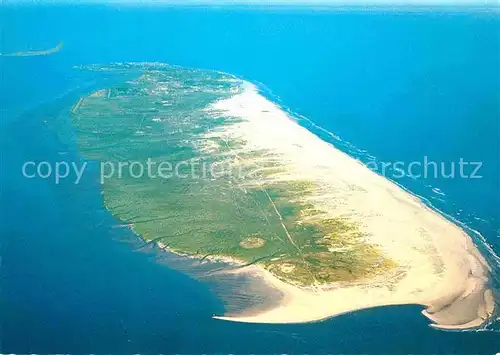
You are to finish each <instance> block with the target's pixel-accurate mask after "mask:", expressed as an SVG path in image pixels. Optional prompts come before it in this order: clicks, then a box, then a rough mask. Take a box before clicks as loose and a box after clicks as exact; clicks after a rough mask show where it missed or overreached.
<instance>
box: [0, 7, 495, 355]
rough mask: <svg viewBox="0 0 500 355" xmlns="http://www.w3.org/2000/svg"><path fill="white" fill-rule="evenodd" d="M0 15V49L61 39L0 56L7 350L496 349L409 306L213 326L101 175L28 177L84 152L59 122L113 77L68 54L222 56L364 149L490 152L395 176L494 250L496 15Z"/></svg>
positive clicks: (448, 155)
mask: <svg viewBox="0 0 500 355" xmlns="http://www.w3.org/2000/svg"><path fill="white" fill-rule="evenodd" d="M2 12H4V13H3V14H2V16H3V18H6V19H7V21H6V22H5V25H4V33H5V34H6V35H5V41H3V43H2V46H3V48H2V52H8V51H21V50H27V49H33V48H46V47H53V46H55V45H56V44H57V43H58V42H59V41H60V40H64V43H65V45H64V47H63V50H62V51H61V52H60V53H58V54H55V55H51V56H44V57H10V58H0V61H1V62H0V64H1V70H2V81H1V82H0V90H1V98H2V100H1V104H2V107H1V110H2V111H1V112H2V127H1V130H2V131H1V135H2V139H1V143H0V144H1V150H2V166H5V167H7V168H4V169H2V173H1V174H2V190H1V191H2V196H1V200H2V203H1V211H0V212H1V215H0V216H1V220H2V223H1V226H0V228H1V229H0V231H1V235H2V244H1V247H2V266H3V268H2V275H1V282H2V328H3V329H2V331H3V337H2V338H3V341H2V349H1V350H2V352H16V353H26V352H42V353H44V352H70V353H89V352H113V353H124V352H141V353H158V352H162V353H166V352H184V353H200V352H237V353H248V352H258V353H269V352H298V353H303V352H310V353H314V352H333V353H339V352H343V353H368V352H369V353H381V354H382V353H384V354H385V353H408V352H412V353H436V352H443V353H450V352H456V353H458V352H463V353H492V352H494V351H498V343H499V341H498V333H497V332H496V331H498V324H493V325H490V326H489V327H488V329H489V330H487V331H480V332H476V331H474V332H460V333H450V332H442V331H437V330H433V329H430V328H429V327H428V326H427V324H428V322H427V320H426V319H425V318H424V317H422V316H421V315H420V314H419V312H418V311H419V309H420V308H419V307H415V306H405V307H387V308H383V309H375V310H367V311H362V312H357V313H355V314H350V315H345V316H342V317H339V318H335V319H332V320H328V321H325V322H320V323H315V324H303V325H286V326H276V325H273V326H269V325H246V324H231V323H225V322H221V321H215V320H212V319H211V318H210V317H211V315H212V314H214V313H219V312H221V311H222V309H223V305H222V304H221V302H220V301H219V300H217V298H216V297H215V296H213V294H211V293H210V289H209V286H208V285H203V284H200V283H198V282H195V281H193V280H191V279H189V278H187V277H186V276H185V275H183V274H181V273H178V272H175V271H172V270H170V269H169V268H167V267H165V266H163V265H162V264H161V263H158V262H157V260H156V256H155V254H150V253H138V252H134V251H133V250H134V249H135V245H136V243H137V240H136V238H135V236H134V235H132V234H130V233H128V232H127V231H126V230H123V229H116V228H112V226H113V225H114V224H115V223H116V221H115V220H114V219H113V218H112V217H111V216H110V215H109V213H108V212H107V211H105V210H104V209H103V207H102V205H101V195H100V186H99V185H98V184H97V183H96V182H95V181H94V179H93V177H95V175H94V176H91V175H85V176H84V180H83V181H82V183H81V184H80V185H78V186H75V185H73V184H72V182H69V181H67V182H64V183H62V184H60V185H58V186H55V185H54V184H53V183H52V182H50V181H45V180H37V179H33V180H27V179H24V178H23V177H22V176H21V174H20V166H22V163H23V162H24V161H26V160H47V161H52V162H56V161H60V160H61V159H65V160H70V161H72V160H74V161H80V157H79V154H78V152H77V150H76V148H75V146H74V145H71V144H69V145H68V144H63V142H61V141H60V140H59V139H58V134H56V131H55V130H58V131H59V132H58V133H60V131H61V130H64V132H66V134H68V135H69V136H71V135H72V129H71V126H70V125H69V124H68V122H66V121H64V120H62V121H58V122H54V117H59V116H60V113H61V112H65V111H66V110H68V107H70V106H71V105H72V104H74V102H76V101H77V100H78V97H79V96H80V95H82V94H85V93H88V92H91V91H93V90H94V89H96V88H100V87H104V86H109V84H110V82H109V81H106V82H104V81H103V79H102V78H100V77H99V76H96V75H91V74H88V73H82V72H77V71H74V70H72V67H73V66H74V65H80V64H90V63H109V62H121V61H149V62H150V61H158V62H169V63H175V64H179V65H184V66H193V67H201V68H214V69H218V70H223V71H226V72H231V73H235V74H237V75H240V76H243V77H245V78H247V79H249V80H251V81H258V82H261V83H262V84H264V86H262V88H263V89H265V88H268V91H265V93H266V95H268V96H269V97H271V98H273V99H274V100H279V102H281V103H282V104H283V105H284V106H286V107H289V108H290V109H291V110H293V111H295V112H298V113H300V114H303V115H305V116H306V117H308V118H310V119H311V121H312V122H313V123H314V124H315V125H319V126H321V127H323V128H324V129H325V130H326V131H328V132H333V133H334V134H335V135H337V136H338V137H340V138H339V139H336V138H335V137H332V136H331V134H329V133H327V132H326V131H324V130H323V131H322V130H319V129H318V128H317V127H314V126H312V125H311V123H310V122H308V121H305V120H303V121H301V123H302V124H304V125H305V126H307V127H308V128H310V129H311V130H313V131H314V132H315V133H317V134H318V135H319V136H320V137H322V138H323V139H325V140H329V141H331V142H334V143H335V144H336V145H337V146H338V147H340V148H341V149H343V150H346V151H348V152H350V154H352V155H353V156H355V157H358V158H359V159H362V160H365V161H369V160H370V159H373V158H372V157H374V158H375V159H377V160H379V161H395V160H421V159H422V157H423V156H428V157H431V158H432V159H434V160H443V161H454V160H456V159H457V158H458V159H459V158H460V157H463V158H466V159H468V160H470V161H482V162H483V170H482V175H483V178H482V179H480V180H465V179H427V180H413V179H409V178H408V179H402V180H397V182H398V183H401V184H402V185H404V186H405V187H406V188H409V189H410V190H411V191H413V192H414V193H416V194H419V195H421V196H423V197H424V198H426V199H427V200H428V201H429V202H430V203H432V204H433V205H435V206H436V207H438V208H439V209H441V210H443V211H445V212H446V213H447V214H449V215H450V217H452V218H455V219H457V220H459V221H461V222H463V223H465V225H467V226H468V227H469V228H472V229H474V230H477V231H478V232H480V233H481V235H482V237H483V238H484V240H483V239H481V237H480V236H479V235H475V238H476V241H477V242H478V244H480V245H479V246H480V247H481V248H482V250H483V251H484V252H485V253H486V251H487V249H488V248H489V247H490V248H492V249H493V250H494V251H496V252H497V254H498V251H499V238H498V229H499V228H500V224H499V221H500V218H499V217H500V216H499V211H498V206H499V205H500V197H499V196H500V194H499V191H498V177H499V175H500V174H499V159H498V158H499V152H498V149H497V148H498V143H499V133H498V132H499V131H498V130H499V126H498V125H499V111H498V109H499V108H498V101H497V100H498V99H497V93H498V90H499V87H498V85H499V84H498V81H497V80H496V78H498V75H499V68H498V59H499V58H498V52H499V51H498V32H496V31H495V30H496V29H498V25H499V22H498V17H497V15H492V14H478V13H474V14H466V13H456V14H438V13H425V14H398V13H391V14H387V13H371V14H367V13H362V14H360V13H342V14H339V13H331V12H327V13H323V12H322V13H311V12H303V11H272V12H269V11H246V10H232V11H226V10H224V11H223V10H206V9H196V10H183V9H154V10H153V9H133V8H127V9H123V8H122V9H119V10H118V9H112V8H101V7H80V8H77V9H76V8H64V7H57V8H54V7H44V8H37V9H36V10H35V9H29V8H2ZM7 14H8V16H4V15H7ZM48 23H50V24H51V26H48V25H47V24H48ZM382 39H383V40H382ZM109 80H111V81H112V80H113V79H109ZM61 117H63V118H64V115H62V116H61ZM62 157H64V158H62ZM94 171H95V170H94ZM95 174H97V172H96V171H95ZM437 189H439V190H437ZM123 240H129V241H130V243H123ZM491 260H492V261H493V262H494V259H493V257H492V258H491ZM124 295H126V297H125V296H124ZM54 334H57V336H54Z"/></svg>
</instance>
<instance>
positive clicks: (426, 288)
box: [209, 84, 495, 329]
mask: <svg viewBox="0 0 500 355" xmlns="http://www.w3.org/2000/svg"><path fill="white" fill-rule="evenodd" d="M245 85H246V87H245V90H244V91H243V92H242V93H240V94H237V95H235V96H233V97H231V98H229V99H225V100H221V101H218V102H216V103H215V104H213V105H212V106H211V107H210V108H209V110H211V111H213V112H217V114H221V113H222V114H224V115H227V116H233V117H234V116H236V117H241V118H242V119H243V121H242V122H239V123H236V124H233V125H230V126H228V127H225V128H224V129H223V130H221V131H219V132H216V134H219V135H220V136H222V137H225V138H228V139H241V140H244V141H246V142H247V143H246V147H245V149H248V150H268V151H271V152H273V154H275V155H276V156H278V157H279V158H280V161H281V163H282V164H284V165H285V166H286V167H287V171H286V172H285V173H282V174H277V175H276V176H273V179H275V180H282V181H292V180H294V179H298V178H300V179H304V180H308V181H312V182H314V184H315V185H317V186H319V187H320V188H319V190H318V192H317V193H315V194H313V195H311V196H310V197H308V201H307V202H308V203H311V204H313V205H314V206H316V207H317V208H319V209H321V210H323V211H328V216H327V217H342V218H348V219H349V220H352V221H355V222H356V223H357V224H358V225H359V228H360V230H361V231H362V232H363V235H364V238H365V242H366V243H368V244H370V245H373V246H376V247H377V248H379V249H380V250H382V251H383V253H384V254H385V255H387V256H388V257H389V258H391V259H392V260H394V261H395V262H396V263H397V268H396V269H395V270H393V271H391V272H390V273H386V274H383V275H378V276H376V277H374V278H371V279H367V280H362V281H360V282H357V283H355V284H349V283H345V284H332V285H321V286H311V287H308V288H301V287H297V286H293V285H290V284H287V283H285V282H283V281H281V280H279V279H278V278H276V277H275V276H273V275H272V274H271V273H270V272H268V271H266V270H264V269H263V268H261V267H259V266H251V267H248V268H246V269H244V270H240V272H248V273H252V274H253V275H255V276H256V277H259V278H261V279H262V280H263V281H264V282H266V283H268V284H270V285H272V286H273V287H275V288H276V289H278V290H280V291H281V292H282V293H283V294H284V300H283V302H282V304H280V305H279V306H278V307H276V308H274V309H271V310H268V311H265V312H263V313H259V314H249V315H245V314H242V315H241V316H237V317H219V318H221V319H226V320H232V321H240V322H258V323H295V322H310V321H317V320H321V319H325V318H328V317H332V316H335V315H339V314H343V313H346V312H350V311H355V310H359V309H364V308H370V307H377V306H385V305H400V304H418V305H422V306H424V307H425V311H424V312H423V314H424V315H425V316H426V317H428V318H429V319H430V320H431V321H432V322H433V323H434V324H433V325H434V326H435V327H440V328H447V329H462V328H474V327H478V326H480V325H482V324H483V323H485V322H486V321H487V320H488V319H489V318H490V317H491V316H492V314H493V313H494V308H495V300H494V294H493V292H492V291H491V290H490V289H489V288H488V277H489V276H488V275H489V272H490V271H491V270H490V268H489V266H488V264H487V262H486V260H485V259H484V258H483V257H482V255H481V254H480V253H479V251H478V249H477V248H476V246H475V245H474V243H473V241H472V239H471V238H470V237H469V236H468V235H467V234H466V233H465V232H464V231H463V230H462V229H461V228H459V227H458V226H457V225H455V224H454V223H452V222H450V221H448V220H447V219H446V218H444V217H443V216H442V215H440V214H439V213H437V212H435V211H433V210H432V209H431V208H429V207H427V206H425V205H424V204H423V203H422V202H421V201H420V200H419V199H417V198H416V197H414V196H412V195H411V194H409V193H408V192H406V191H404V190H403V189H402V188H400V187H399V186H397V185H396V184H395V183H393V182H391V181H390V180H388V179H386V178H384V177H382V176H380V175H378V174H376V173H375V172H373V171H371V170H370V169H368V168H367V167H365V166H364V165H363V164H362V163H360V162H359V161H357V160H355V159H353V158H352V157H350V156H348V155H347V154H345V153H343V152H341V151H340V150H338V149H336V148H335V147H333V146H332V145H331V144H329V143H327V142H325V141H322V140H321V139H319V138H318V137H317V136H315V135H314V134H313V133H311V132H309V131H308V130H307V129H305V128H303V127H301V126H300V125H299V124H298V123H296V122H295V121H294V120H293V119H292V118H291V117H290V116H289V115H288V114H287V113H286V112H284V111H283V110H282V109H281V108H280V107H278V106H277V105H275V104H274V103H272V102H270V101H269V100H267V99H266V98H264V97H263V96H261V95H260V94H259V93H258V90H257V89H256V88H255V87H254V86H253V85H251V84H245ZM211 134H213V132H212V133H211Z"/></svg>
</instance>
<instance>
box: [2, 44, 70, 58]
mask: <svg viewBox="0 0 500 355" xmlns="http://www.w3.org/2000/svg"><path fill="white" fill-rule="evenodd" d="M63 46H64V41H61V42H59V43H58V44H57V46H55V47H54V48H50V49H42V50H34V51H22V52H14V53H0V56H3V57H35V56H39V55H49V54H53V53H57V52H59V51H60V50H61V49H62V47H63Z"/></svg>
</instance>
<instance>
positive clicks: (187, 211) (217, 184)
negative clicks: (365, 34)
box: [71, 63, 495, 329]
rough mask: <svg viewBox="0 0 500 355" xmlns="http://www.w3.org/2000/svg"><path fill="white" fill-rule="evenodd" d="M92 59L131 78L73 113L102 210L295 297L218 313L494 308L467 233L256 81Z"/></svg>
mask: <svg viewBox="0 0 500 355" xmlns="http://www.w3.org/2000/svg"><path fill="white" fill-rule="evenodd" d="M80 69H84V70H94V71H100V72H102V73H113V74H114V75H116V74H123V77H124V80H123V81H122V82H120V83H118V84H116V85H114V86H112V87H108V88H102V89H101V90H99V91H96V92H94V93H92V94H91V95H89V96H86V97H82V98H81V99H80V100H79V101H78V103H77V104H76V105H75V106H74V107H73V108H72V110H71V121H72V124H73V126H74V130H75V134H76V140H77V145H78V148H79V150H80V152H81V154H82V156H83V157H84V158H85V159H88V160H92V161H97V162H100V166H101V170H102V171H101V182H102V191H103V203H104V205H105V207H106V208H107V209H108V210H109V211H110V212H111V213H112V214H113V215H114V216H115V217H116V218H117V219H119V220H120V221H121V222H122V223H123V224H125V225H129V226H131V228H132V229H133V231H134V232H135V233H137V235H138V236H140V238H142V239H143V240H144V241H145V242H147V243H154V244H155V245H157V246H159V247H161V248H164V249H166V250H168V251H169V252H172V253H176V254H179V255H183V256H185V257H186V258H197V259H200V260H201V259H203V260H208V261H210V260H218V261H223V262H225V263H227V265H228V267H227V272H239V273H246V274H249V275H252V276H254V277H255V278H257V279H259V280H261V281H262V282H263V283H266V284H267V285H270V286H271V287H273V288H276V289H277V290H279V291H280V292H281V294H282V295H283V298H282V300H281V301H280V304H279V305H278V306H276V307H273V308H272V309H266V310H264V311H262V312H257V313H252V314H245V312H242V314H239V315H234V316H230V317H227V316H226V317H225V316H224V315H220V316H219V317H218V318H221V319H227V320H232V321H242V322H262V323H294V322H310V321H317V320H321V319H325V318H328V317H332V316H335V315H339V314H343V313H346V312H351V311H355V310H360V309H365V308H370V307H377V306H385V305H400V304H418V305H422V306H424V307H425V311H424V312H423V313H424V315H425V316H427V317H428V318H429V319H430V320H431V321H432V322H433V325H434V326H435V327H440V328H447V329H462V328H474V327H479V326H481V325H482V324H484V323H485V322H488V320H489V319H490V318H491V317H492V315H493V314H494V312H495V295H494V293H493V291H492V290H491V288H490V287H489V273H490V268H489V266H488V263H487V261H486V260H485V258H484V257H483V256H482V255H481V254H480V253H479V251H478V249H477V247H476V246H475V245H474V243H473V241H472V239H471V237H470V236H469V235H468V234H467V233H466V232H464V231H463V230H462V229H461V228H460V227H458V226H457V225H455V224H454V223H452V222H451V221H449V220H448V219H446V218H445V217H443V216H442V215H441V214H439V213H438V212H436V211H434V210H433V209H431V208H429V207H428V206H426V205H425V204H424V203H423V202H422V201H420V200H419V199H418V198H416V197H415V196H413V195H411V194H410V193H408V192H407V191H405V190H403V189H402V188H401V187H399V186H398V185H396V184H395V183H393V182H391V181H390V180H388V179H386V178H384V177H382V176H380V175H378V174H376V173H375V172H373V171H371V170H370V169H368V168H367V167H366V166H364V165H363V164H362V163H361V162H359V161H358V160H356V159H354V158H352V157H350V156H349V155H347V154H345V153H343V152H342V151H340V150H339V149H337V148H335V147H334V146H333V145H332V144H330V143H328V142H325V141H323V140H321V139H320V138H318V137H317V136H316V135H314V134H313V133H312V132H310V131H309V130H307V129H305V128H304V127H302V126H301V125H300V124H299V123H298V122H297V120H296V119H295V118H294V117H293V115H292V114H291V113H289V112H288V111H287V110H285V109H284V108H282V107H280V106H279V105H277V104H276V103H274V102H272V101H271V100H269V99H268V98H266V97H265V96H264V95H262V94H261V93H260V92H259V90H258V88H257V87H256V86H254V85H253V84H251V83H249V82H246V81H244V80H241V79H239V78H237V77H235V76H232V75H230V74H226V73H221V72H217V71H209V70H198V69H190V68H181V67H177V66H172V65H167V64H160V63H150V64H147V63H139V64H134V63H132V64H114V65H107V66H98V65H94V66H88V67H85V68H80Z"/></svg>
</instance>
